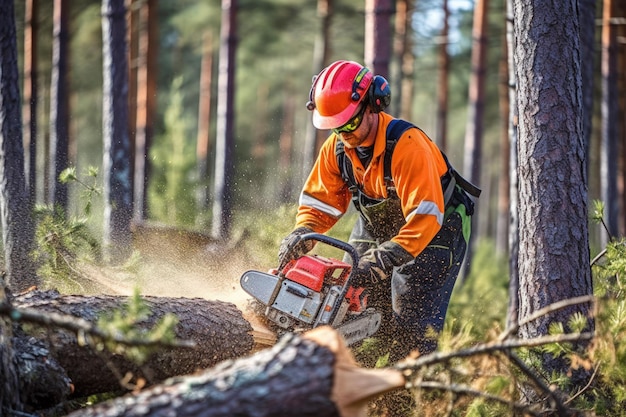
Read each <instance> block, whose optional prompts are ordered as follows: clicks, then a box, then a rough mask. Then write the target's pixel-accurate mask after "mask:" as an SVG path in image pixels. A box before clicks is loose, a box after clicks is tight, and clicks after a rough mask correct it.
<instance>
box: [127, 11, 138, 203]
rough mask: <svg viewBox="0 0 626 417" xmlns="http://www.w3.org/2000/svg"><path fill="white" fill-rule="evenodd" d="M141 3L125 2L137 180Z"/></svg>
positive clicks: (132, 174) (132, 154)
mask: <svg viewBox="0 0 626 417" xmlns="http://www.w3.org/2000/svg"><path fill="white" fill-rule="evenodd" d="M139 1H140V0H125V3H126V6H125V7H126V21H127V28H128V29H127V31H126V45H128V47H127V48H126V49H127V51H126V52H127V54H128V143H130V158H131V161H133V163H132V164H131V165H130V177H131V178H133V180H134V178H135V165H134V161H135V136H136V133H137V62H138V58H137V57H138V54H139V45H138V40H137V38H138V37H139V36H138V35H137V32H138V30H139V29H138V26H139V24H138V20H139V10H137V9H139V7H138V5H139ZM134 186H135V185H134V184H131V187H132V193H133V196H134V195H135V190H134Z"/></svg>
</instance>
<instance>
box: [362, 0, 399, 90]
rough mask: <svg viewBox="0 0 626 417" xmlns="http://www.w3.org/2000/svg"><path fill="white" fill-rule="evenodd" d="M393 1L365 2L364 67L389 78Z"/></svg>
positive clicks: (377, 0) (372, 0)
mask: <svg viewBox="0 0 626 417" xmlns="http://www.w3.org/2000/svg"><path fill="white" fill-rule="evenodd" d="M393 5H394V4H393V0H365V66H366V67H368V68H369V69H370V70H372V71H373V72H374V74H376V75H382V76H383V77H385V78H389V63H390V61H391V16H392V15H393V13H394V10H393Z"/></svg>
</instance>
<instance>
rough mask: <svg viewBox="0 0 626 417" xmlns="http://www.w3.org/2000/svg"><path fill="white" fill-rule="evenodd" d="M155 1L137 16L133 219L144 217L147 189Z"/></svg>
mask: <svg viewBox="0 0 626 417" xmlns="http://www.w3.org/2000/svg"><path fill="white" fill-rule="evenodd" d="M156 3H157V2H156V1H155V0H145V1H142V3H141V6H140V8H139V19H138V21H139V22H138V38H139V39H138V48H137V120H136V123H137V124H136V130H135V149H134V155H135V159H134V169H133V173H134V180H133V185H134V187H133V193H134V196H133V209H134V220H135V222H137V223H140V222H141V221H143V220H144V219H145V218H146V217H147V213H148V208H147V189H148V178H149V177H150V163H149V161H150V158H148V155H149V154H150V146H151V145H152V136H153V132H154V115H155V111H156V75H155V72H156V70H157V65H156V51H157V44H158V38H157V28H156V25H157V22H158V13H157V8H156Z"/></svg>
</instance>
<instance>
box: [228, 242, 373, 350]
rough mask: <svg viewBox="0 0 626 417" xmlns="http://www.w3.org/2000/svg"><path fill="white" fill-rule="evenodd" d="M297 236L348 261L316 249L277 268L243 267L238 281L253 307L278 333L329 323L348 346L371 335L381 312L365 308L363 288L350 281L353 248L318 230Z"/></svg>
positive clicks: (355, 255)
mask: <svg viewBox="0 0 626 417" xmlns="http://www.w3.org/2000/svg"><path fill="white" fill-rule="evenodd" d="M299 239H300V240H315V241H318V242H321V243H324V244H327V245H329V246H332V247H335V248H337V249H340V250H343V251H344V252H346V253H347V254H348V255H349V256H350V258H351V260H352V264H348V263H346V262H343V261H339V260H337V259H332V258H327V257H324V256H320V255H317V254H316V255H304V256H302V257H300V258H298V259H294V260H292V261H290V262H288V263H287V264H286V265H285V266H284V267H283V268H282V269H281V270H278V269H271V270H270V271H269V272H267V273H266V272H261V271H254V270H250V271H247V272H245V273H244V274H243V275H242V276H241V279H240V284H241V287H242V288H243V290H244V291H246V292H247V293H248V294H250V295H251V296H252V297H254V300H252V304H253V310H255V311H256V312H257V313H258V314H259V315H261V316H262V317H264V318H265V319H266V321H268V322H269V323H270V324H271V325H272V326H273V327H274V328H275V330H276V332H277V333H278V334H283V333H287V332H294V333H298V332H303V331H306V330H310V329H312V328H315V327H318V326H325V325H329V326H331V327H333V328H335V329H336V330H337V331H338V332H339V333H340V334H341V335H342V336H343V338H344V339H345V341H346V343H347V344H348V345H352V344H354V343H356V342H358V341H361V340H363V339H365V338H366V337H370V336H372V335H373V334H374V333H375V332H376V331H377V330H378V328H379V327H380V322H381V315H380V313H378V312H376V311H375V310H374V309H373V308H368V307H367V292H366V291H365V289H364V288H361V287H358V288H355V287H353V286H351V285H350V279H351V276H352V272H353V270H355V267H356V265H357V264H358V262H359V255H358V253H357V251H356V250H355V249H354V248H353V247H352V246H351V245H349V244H348V243H345V242H343V241H341V240H338V239H335V238H333V237H330V236H326V235H322V234H318V233H307V234H304V235H301V236H299ZM255 305H256V306H255Z"/></svg>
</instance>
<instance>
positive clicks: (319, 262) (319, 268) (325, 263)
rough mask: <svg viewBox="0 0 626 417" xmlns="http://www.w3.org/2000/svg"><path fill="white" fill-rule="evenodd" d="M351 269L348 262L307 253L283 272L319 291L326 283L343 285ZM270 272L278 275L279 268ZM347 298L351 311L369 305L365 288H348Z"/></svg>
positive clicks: (285, 267)
mask: <svg viewBox="0 0 626 417" xmlns="http://www.w3.org/2000/svg"><path fill="white" fill-rule="evenodd" d="M351 271H352V265H350V264H348V263H346V262H343V261H340V260H337V259H332V258H325V257H323V256H320V255H305V256H302V257H301V258H298V259H294V260H292V261H290V262H289V263H287V265H285V266H284V268H283V271H282V273H283V275H284V276H285V278H287V279H289V280H291V281H293V282H296V283H298V284H300V285H303V286H305V287H307V288H309V289H311V290H313V291H315V292H318V293H319V292H322V289H323V287H324V286H325V285H326V286H333V285H339V286H343V285H344V283H345V282H346V280H347V279H348V277H349V276H350V272H351ZM269 272H270V273H271V274H274V275H278V270H277V269H272V270H270V271H269ZM346 298H347V299H348V300H349V302H350V307H349V308H348V311H350V312H354V313H358V312H361V311H363V310H364V309H365V308H366V307H367V306H366V304H367V297H366V296H365V294H364V289H363V288H354V287H350V288H348V292H347V294H346Z"/></svg>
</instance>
